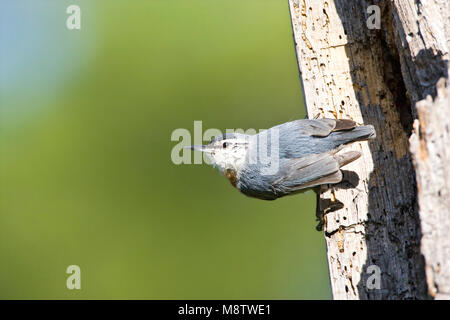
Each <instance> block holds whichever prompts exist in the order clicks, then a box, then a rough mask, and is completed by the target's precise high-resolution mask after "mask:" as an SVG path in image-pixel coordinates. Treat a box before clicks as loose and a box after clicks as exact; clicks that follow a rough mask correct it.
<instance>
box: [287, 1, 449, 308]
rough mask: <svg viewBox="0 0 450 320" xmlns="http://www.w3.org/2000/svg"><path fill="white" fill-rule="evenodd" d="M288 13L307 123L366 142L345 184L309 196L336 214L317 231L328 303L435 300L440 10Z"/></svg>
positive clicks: (439, 292) (443, 287)
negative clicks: (349, 122)
mask: <svg viewBox="0 0 450 320" xmlns="http://www.w3.org/2000/svg"><path fill="white" fill-rule="evenodd" d="M289 9H290V13H291V19H292V28H293V32H294V40H295V47H296V52H297V58H298V65H299V70H300V74H301V81H302V85H303V90H304V93H305V102H306V107H307V113H308V116H309V117H310V118H311V117H315V116H317V115H318V116H319V117H327V118H329V117H335V118H349V119H353V120H354V121H356V122H358V123H360V124H363V123H364V124H373V125H374V126H375V129H376V131H377V139H376V140H375V141H374V142H370V143H367V142H362V143H355V144H354V145H353V146H351V147H350V148H354V149H356V150H362V151H363V157H362V158H361V159H360V160H358V161H355V162H353V163H352V164H350V165H348V167H347V168H346V169H347V170H348V171H349V172H347V173H345V174H344V179H345V180H347V181H346V182H343V183H342V184H341V185H340V186H338V187H335V188H334V187H333V188H331V189H328V190H324V191H323V192H322V193H321V195H320V197H321V200H320V201H321V202H322V201H323V202H324V203H325V202H326V201H324V199H329V200H331V201H335V200H336V199H337V200H339V201H341V202H343V203H344V208H343V209H341V210H338V211H334V212H330V213H328V214H327V215H326V221H325V239H326V244H327V255H328V264H329V272H330V280H331V287H332V291H333V297H334V298H335V299H410V298H416V299H428V298H430V297H433V296H436V297H444V296H445V295H446V294H449V293H450V234H449V230H450V229H449V228H450V214H449V211H450V210H449V209H448V208H449V207H450V203H449V201H450V187H449V181H450V180H449V179H450V173H449V172H450V168H449V166H450V163H449V161H450V156H449V155H450V152H449V151H446V148H447V147H448V145H449V142H450V141H449V136H450V134H449V130H450V129H449V127H450V125H449V121H450V115H449V113H450V111H449V109H450V104H449V99H450V98H449V94H448V91H447V89H445V88H442V89H440V90H439V91H438V90H437V83H438V81H439V79H441V78H443V79H442V80H440V82H439V83H440V87H446V86H448V82H447V79H448V60H449V52H448V48H449V25H448V19H449V5H448V2H447V0H434V1H433V0H428V1H425V0H391V1H388V0H375V1H365V0H352V1H348V0H289ZM438 92H439V95H438ZM427 96H430V97H428V98H427ZM437 97H438V98H437ZM423 99H426V100H424V101H421V100H423ZM433 99H434V100H433ZM419 101H420V102H419ZM416 106H417V107H416ZM444 109H445V111H444ZM442 117H446V118H445V122H444V120H443V119H442ZM414 121H415V122H416V123H415V126H414V128H415V129H414V131H413V122H414ZM410 136H411V151H410V145H409V139H410ZM412 155H413V156H412ZM413 157H414V165H413V161H412V159H413ZM435 167H436V168H438V169H437V170H435V169H434V168H435ZM352 172H353V173H352ZM355 173H356V174H355ZM416 174H417V184H416ZM445 201H446V202H445ZM444 202H445V203H444ZM419 207H420V209H419ZM422 237H423V239H422ZM444 269H445V270H444ZM425 270H426V272H425Z"/></svg>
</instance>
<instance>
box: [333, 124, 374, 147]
mask: <svg viewBox="0 0 450 320" xmlns="http://www.w3.org/2000/svg"><path fill="white" fill-rule="evenodd" d="M330 136H331V135H330ZM376 136H377V134H376V132H375V128H374V127H373V126H372V125H367V126H359V127H355V128H354V129H352V130H348V131H337V132H333V133H332V138H333V140H334V141H335V142H337V143H338V144H347V143H350V142H355V141H365V140H369V139H375V138H376Z"/></svg>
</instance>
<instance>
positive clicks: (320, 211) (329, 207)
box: [316, 199, 344, 231]
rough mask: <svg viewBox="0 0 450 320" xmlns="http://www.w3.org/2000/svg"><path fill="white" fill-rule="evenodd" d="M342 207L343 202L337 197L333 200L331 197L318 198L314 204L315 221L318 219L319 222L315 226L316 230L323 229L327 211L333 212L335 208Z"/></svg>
mask: <svg viewBox="0 0 450 320" xmlns="http://www.w3.org/2000/svg"><path fill="white" fill-rule="evenodd" d="M343 207H344V204H343V203H342V202H340V201H339V200H337V199H336V200H335V201H331V199H322V200H320V199H318V200H317V206H316V221H319V223H318V224H317V226H316V230H317V231H322V230H323V226H324V225H325V223H326V220H327V217H326V214H327V213H330V212H334V211H336V210H339V209H342V208H343Z"/></svg>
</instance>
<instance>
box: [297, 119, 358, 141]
mask: <svg viewBox="0 0 450 320" xmlns="http://www.w3.org/2000/svg"><path fill="white" fill-rule="evenodd" d="M289 124H291V125H292V126H293V129H295V130H297V132H298V133H299V134H301V135H306V136H316V137H326V136H328V135H329V134H330V133H331V132H334V131H343V130H351V129H353V128H355V127H356V123H355V122H354V121H353V120H349V119H305V120H296V121H292V122H290V123H289Z"/></svg>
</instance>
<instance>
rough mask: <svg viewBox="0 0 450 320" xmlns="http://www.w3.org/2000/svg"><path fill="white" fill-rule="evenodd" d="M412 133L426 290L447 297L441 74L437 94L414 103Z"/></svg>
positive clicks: (447, 181)
mask: <svg viewBox="0 0 450 320" xmlns="http://www.w3.org/2000/svg"><path fill="white" fill-rule="evenodd" d="M417 111H418V116H419V118H418V119H417V120H416V121H415V125H414V129H415V131H414V134H413V135H412V136H411V139H410V141H411V152H412V153H413V155H414V165H415V167H416V179H417V185H418V195H419V205H420V219H421V222H422V234H423V237H422V246H421V247H422V253H423V255H424V256H425V262H426V276H427V283H428V292H429V294H430V295H431V296H432V297H434V298H436V299H450V236H449V232H450V218H449V215H450V151H449V149H448V147H449V145H450V87H449V86H448V82H446V79H444V78H442V79H441V81H440V82H439V85H438V87H437V96H436V98H435V99H434V100H433V99H432V98H431V96H428V98H427V99H425V100H422V101H420V102H418V103H417Z"/></svg>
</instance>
